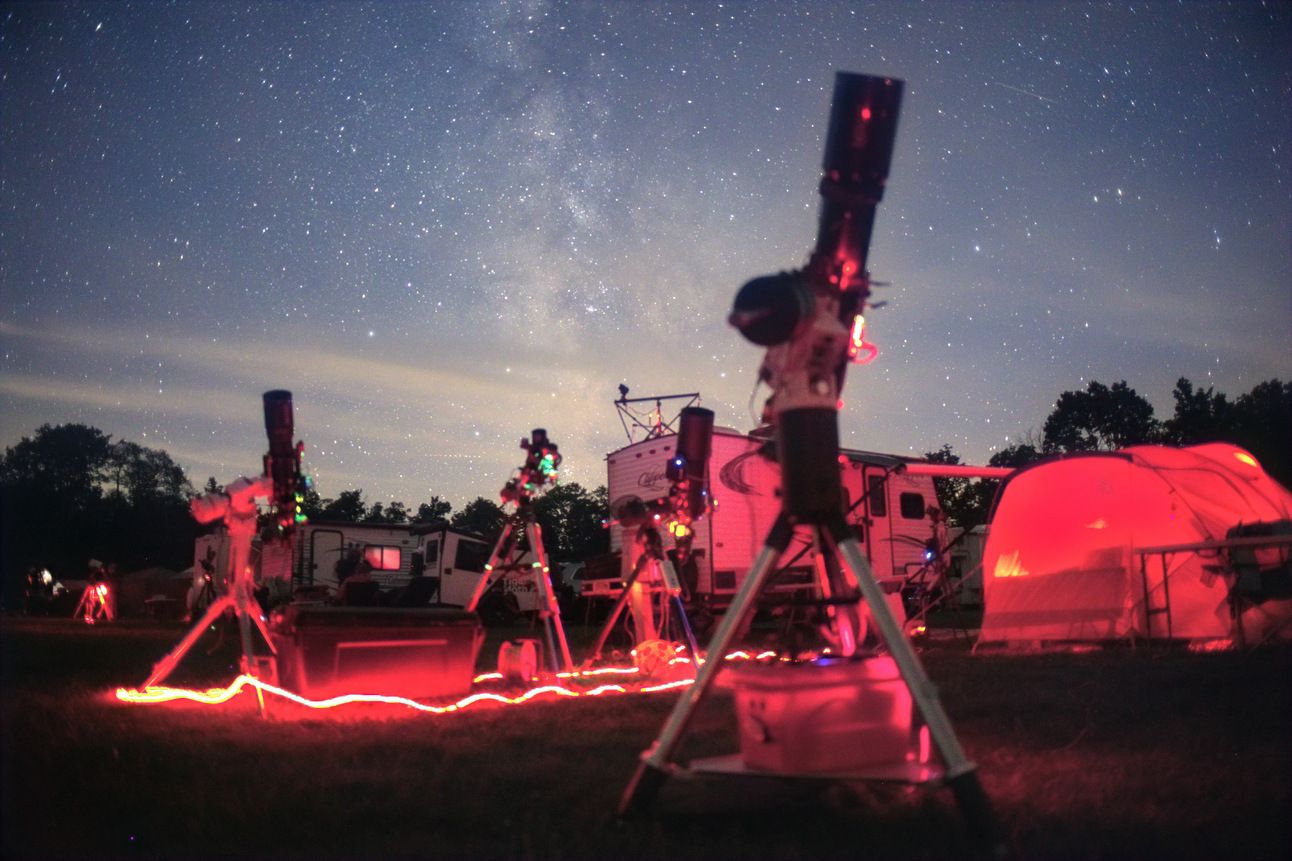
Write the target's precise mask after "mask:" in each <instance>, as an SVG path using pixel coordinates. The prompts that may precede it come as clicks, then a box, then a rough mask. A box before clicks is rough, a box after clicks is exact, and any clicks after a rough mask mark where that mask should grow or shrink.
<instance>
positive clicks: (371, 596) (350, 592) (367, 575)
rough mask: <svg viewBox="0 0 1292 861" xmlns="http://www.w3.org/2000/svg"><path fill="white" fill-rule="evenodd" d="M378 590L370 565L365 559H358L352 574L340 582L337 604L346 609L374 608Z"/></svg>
mask: <svg viewBox="0 0 1292 861" xmlns="http://www.w3.org/2000/svg"><path fill="white" fill-rule="evenodd" d="M378 588H379V586H378V584H377V581H376V580H374V579H373V578H372V565H371V564H370V563H369V562H368V560H367V559H360V560H359V562H358V564H357V565H356V566H355V569H354V573H353V574H351V575H350V576H349V577H346V578H345V579H344V580H343V581H341V586H340V591H339V592H338V593H337V598H338V602H337V603H339V604H342V605H344V606H346V607H371V606H374V605H375V604H376V603H377V590H378Z"/></svg>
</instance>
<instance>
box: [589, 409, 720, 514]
mask: <svg viewBox="0 0 1292 861" xmlns="http://www.w3.org/2000/svg"><path fill="white" fill-rule="evenodd" d="M712 442H713V410H706V409H704V408H703V407H686V408H685V409H683V410H682V412H681V419H680V421H679V422H678V429H677V448H676V449H675V450H674V452H673V456H672V457H670V458H669V459H668V463H666V464H665V465H664V475H665V477H666V478H667V479H668V480H669V492H668V495H667V496H664V497H661V498H659V499H652V500H651V501H649V502H644V501H642V500H641V499H638V498H637V497H631V498H629V499H627V500H624V501H623V502H621V503H620V504H619V505H617V506H616V507H615V509H614V510H613V511H611V512H610V516H611V517H612V518H613V519H614V520H615V521H616V522H618V523H619V524H621V525H622V526H625V527H628V528H632V527H634V526H641V525H642V524H644V523H649V522H651V521H656V522H662V521H667V522H668V524H669V530H670V531H671V532H673V534H674V535H675V536H676V535H677V534H678V533H677V530H676V529H675V527H674V525H675V524H681V525H682V526H683V527H685V529H686V530H687V531H688V532H689V528H690V526H689V525H690V524H691V523H692V522H693V521H696V520H699V519H700V518H701V517H703V516H704V515H705V514H707V513H708V511H709V507H710V499H709V487H708V484H707V481H706V476H707V473H708V469H709V452H710V449H711V446H712Z"/></svg>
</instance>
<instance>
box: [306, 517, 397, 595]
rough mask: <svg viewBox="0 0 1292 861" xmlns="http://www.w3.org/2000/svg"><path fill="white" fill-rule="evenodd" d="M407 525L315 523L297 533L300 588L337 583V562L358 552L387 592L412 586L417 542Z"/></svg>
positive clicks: (331, 585)
mask: <svg viewBox="0 0 1292 861" xmlns="http://www.w3.org/2000/svg"><path fill="white" fill-rule="evenodd" d="M412 532H413V527H412V525H411V524H407V523H346V522H337V521H311V522H309V523H306V524H304V525H302V526H301V527H300V529H299V531H298V532H297V535H296V541H295V552H294V553H293V556H294V557H295V558H294V559H293V560H292V563H293V564H292V580H293V582H294V584H295V585H296V586H330V587H332V588H333V589H335V588H336V587H337V585H338V583H337V563H338V562H340V561H341V559H342V557H343V555H344V554H345V553H346V552H347V551H349V550H357V551H358V552H359V553H360V554H361V555H362V557H363V559H365V560H366V561H367V562H368V564H369V565H371V566H372V579H373V580H376V581H377V583H378V584H379V585H380V586H381V587H382V588H383V589H389V588H393V587H397V586H404V585H406V584H407V583H408V579H409V577H410V576H411V575H410V573H409V572H410V567H411V565H412V562H413V551H414V550H415V549H416V546H417V539H416V537H414V535H413V534H412Z"/></svg>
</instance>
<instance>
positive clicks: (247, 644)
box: [144, 476, 277, 709]
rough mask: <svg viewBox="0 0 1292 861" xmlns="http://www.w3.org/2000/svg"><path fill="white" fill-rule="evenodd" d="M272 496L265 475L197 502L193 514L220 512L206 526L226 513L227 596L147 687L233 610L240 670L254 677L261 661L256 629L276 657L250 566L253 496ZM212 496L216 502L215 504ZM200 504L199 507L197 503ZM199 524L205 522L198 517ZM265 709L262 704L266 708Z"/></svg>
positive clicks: (166, 673)
mask: <svg viewBox="0 0 1292 861" xmlns="http://www.w3.org/2000/svg"><path fill="white" fill-rule="evenodd" d="M272 492H273V482H272V480H271V479H269V478H268V477H267V476H260V477H258V478H255V479H250V478H240V479H238V480H237V481H235V482H234V483H233V484H231V485H229V487H228V489H227V490H226V491H225V493H223V494H210V495H209V496H208V497H198V498H197V499H194V500H193V509H194V514H195V516H197V515H198V514H199V509H201V513H202V515H203V516H205V515H206V513H207V512H210V511H215V512H217V513H216V514H214V515H213V516H210V517H208V518H207V521H209V520H213V519H214V518H215V517H217V516H219V515H220V514H223V516H224V525H225V527H226V529H227V530H228V534H229V555H228V566H229V567H228V573H227V575H226V580H225V582H226V583H228V591H226V592H225V593H224V594H223V595H221V596H219V597H218V598H216V599H215V600H214V601H212V602H211V605H210V606H209V607H207V608H206V612H205V613H203V614H202V618H201V619H199V620H198V621H197V623H196V624H195V625H193V627H192V628H191V629H189V632H188V633H187V634H185V635H184V638H183V639H182V640H180V641H179V643H178V644H177V645H176V646H175V648H173V649H171V650H170V651H169V652H168V653H167V654H166V656H165V657H163V658H162V659H161V660H160V661H158V662H157V665H156V666H154V667H153V671H152V674H151V675H150V676H148V679H147V681H145V682H144V687H145V688H150V687H153V686H154V685H159V684H161V683H162V682H163V681H164V680H165V679H166V677H167V676H169V675H170V674H171V673H172V672H173V671H174V670H175V667H176V666H178V664H179V662H180V661H181V660H182V659H183V657H184V656H185V655H186V654H188V652H189V650H190V649H192V648H193V646H194V645H196V643H197V641H198V640H199V639H200V638H201V636H202V634H203V633H204V632H205V631H206V629H207V627H208V626H210V625H211V624H213V623H214V622H215V621H216V620H218V619H219V618H220V617H221V616H222V615H223V614H224V613H225V612H226V611H229V610H231V611H233V614H234V616H235V617H236V618H237V620H238V633H239V635H240V638H241V641H242V660H241V670H242V672H243V673H244V674H247V675H253V676H254V675H256V674H257V670H258V662H257V659H256V652H255V648H254V645H253V642H252V640H253V638H252V633H251V632H252V628H253V627H254V628H255V629H256V630H258V631H259V632H260V636H261V638H262V639H263V640H264V641H265V643H266V644H267V645H268V646H269V651H270V653H271V654H277V652H276V650H275V649H274V643H273V640H272V639H271V638H270V636H269V627H268V625H267V623H266V622H265V616H264V613H263V612H262V611H261V608H260V604H259V603H258V602H257V601H256V596H255V594H254V593H255V588H256V584H255V578H254V576H253V574H252V566H251V539H252V536H253V535H255V532H256V513H257V512H256V504H255V497H257V496H265V495H268V494H271V493H272ZM212 497H214V499H212ZM199 503H200V504H199ZM199 519H201V517H199ZM263 707H264V704H263V702H262V703H261V708H262V709H263Z"/></svg>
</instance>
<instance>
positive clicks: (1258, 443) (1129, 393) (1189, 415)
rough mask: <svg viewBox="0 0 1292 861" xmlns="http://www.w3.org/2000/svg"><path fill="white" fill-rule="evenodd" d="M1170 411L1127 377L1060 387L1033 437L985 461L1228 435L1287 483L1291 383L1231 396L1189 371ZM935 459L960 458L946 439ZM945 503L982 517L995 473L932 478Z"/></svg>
mask: <svg viewBox="0 0 1292 861" xmlns="http://www.w3.org/2000/svg"><path fill="white" fill-rule="evenodd" d="M1171 396H1172V398H1173V400H1174V402H1175V411H1174V413H1173V414H1172V415H1171V417H1170V418H1168V419H1165V420H1160V419H1158V418H1157V416H1156V415H1155V414H1154V410H1153V405H1152V404H1151V403H1149V401H1148V400H1147V399H1146V398H1145V397H1143V396H1142V395H1140V394H1139V393H1138V392H1136V391H1135V390H1134V389H1132V388H1131V387H1130V386H1129V385H1127V383H1126V381H1125V380H1122V381H1120V382H1116V383H1113V384H1112V385H1111V386H1106V385H1104V384H1103V383H1100V382H1098V381H1094V380H1092V381H1091V382H1090V383H1089V384H1088V385H1087V386H1086V388H1085V389H1083V390H1077V391H1067V392H1064V393H1063V394H1061V395H1059V398H1058V400H1057V401H1055V404H1054V409H1053V410H1052V411H1051V412H1050V415H1049V416H1048V417H1047V418H1046V419H1045V424H1044V425H1043V426H1042V429H1041V435H1040V437H1039V439H1038V438H1030V439H1025V440H1023V441H1022V442H1018V443H1015V444H1013V445H1011V446H1008V447H1006V448H1004V449H1001V450H1000V451H998V452H996V453H995V454H993V455H992V456H991V458H990V460H989V461H988V465H989V466H1008V467H1020V466H1027V465H1028V464H1030V463H1034V462H1036V461H1038V460H1041V459H1043V458H1046V457H1050V456H1054V455H1062V454H1070V453H1074V452H1082V451H1112V450H1115V449H1119V448H1126V447H1127V446H1132V445H1196V444H1199V443H1208V442H1231V443H1234V444H1236V445H1239V446H1242V447H1243V448H1245V449H1247V450H1248V451H1249V452H1251V453H1252V455H1253V456H1255V457H1256V459H1257V460H1258V461H1260V463H1261V465H1262V466H1263V467H1264V468H1265V471H1266V472H1268V473H1269V474H1270V476H1271V477H1273V478H1274V480H1275V481H1278V482H1279V483H1280V484H1282V485H1284V486H1285V487H1287V486H1292V383H1284V382H1282V381H1280V380H1266V381H1265V382H1262V383H1258V384H1257V385H1256V386H1254V387H1252V390H1251V391H1249V392H1247V393H1246V394H1243V395H1239V396H1238V397H1237V398H1235V399H1234V400H1232V401H1231V400H1230V399H1229V398H1228V397H1226V396H1225V395H1224V394H1222V393H1220V392H1217V391H1216V390H1215V388H1214V387H1207V388H1205V389H1204V388H1199V387H1196V386H1194V384H1193V383H1192V382H1190V381H1189V380H1188V379H1187V378H1185V377H1181V378H1180V379H1179V380H1177V381H1176V384H1175V388H1174V389H1173V390H1172V391H1171ZM925 457H926V458H927V459H928V460H930V461H932V462H934V463H949V464H956V463H960V457H959V456H958V455H957V454H956V453H955V452H954V450H953V449H952V447H951V446H950V445H943V446H942V447H941V448H940V449H938V450H937V451H932V452H927V453H926V454H925ZM934 483H935V484H936V485H937V491H938V498H939V500H941V502H942V507H943V510H944V511H945V512H946V513H947V515H948V517H949V518H950V519H951V520H952V521H953V522H954V523H956V524H957V525H959V526H963V527H966V528H970V527H973V526H977V525H979V524H981V523H986V522H987V517H988V515H989V514H990V509H991V504H992V500H993V499H994V498H995V495H996V490H997V488H998V486H999V484H1000V482H998V481H990V480H981V481H971V480H967V479H957V478H937V479H934Z"/></svg>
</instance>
